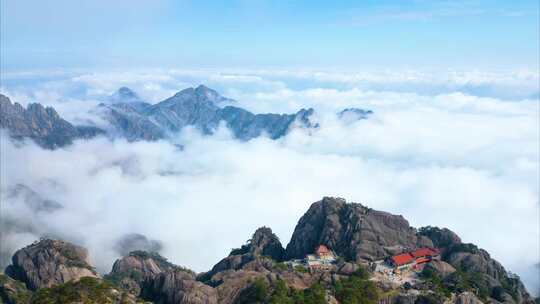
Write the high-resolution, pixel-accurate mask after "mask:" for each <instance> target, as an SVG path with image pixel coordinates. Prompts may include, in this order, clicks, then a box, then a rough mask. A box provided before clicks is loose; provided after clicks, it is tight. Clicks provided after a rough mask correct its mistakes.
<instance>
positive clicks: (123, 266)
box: [106, 251, 179, 295]
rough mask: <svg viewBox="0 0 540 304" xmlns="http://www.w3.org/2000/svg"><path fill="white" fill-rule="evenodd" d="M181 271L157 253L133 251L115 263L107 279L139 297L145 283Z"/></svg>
mask: <svg viewBox="0 0 540 304" xmlns="http://www.w3.org/2000/svg"><path fill="white" fill-rule="evenodd" d="M174 269H179V267H178V266H175V265H173V264H171V263H169V262H168V261H167V259H165V258H164V257H162V256H161V255H159V254H157V253H149V252H144V251H133V252H130V253H129V255H127V256H125V257H122V258H121V259H119V260H116V262H114V264H113V267H112V271H111V273H110V274H109V275H107V276H106V278H107V279H109V280H111V281H113V282H115V283H117V284H118V285H119V286H120V287H121V288H123V289H125V290H127V291H129V292H130V293H132V294H134V295H139V294H140V292H141V286H142V285H143V283H144V282H145V281H149V280H153V279H154V278H155V277H156V276H157V275H158V274H160V273H162V272H165V271H168V270H174Z"/></svg>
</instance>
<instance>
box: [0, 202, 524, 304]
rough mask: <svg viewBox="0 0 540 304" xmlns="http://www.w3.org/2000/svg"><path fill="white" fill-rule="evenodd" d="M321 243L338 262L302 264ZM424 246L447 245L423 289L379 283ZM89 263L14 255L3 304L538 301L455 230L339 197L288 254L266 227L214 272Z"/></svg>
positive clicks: (132, 257) (154, 262) (308, 222)
mask: <svg viewBox="0 0 540 304" xmlns="http://www.w3.org/2000/svg"><path fill="white" fill-rule="evenodd" d="M314 244H315V245H319V244H322V245H325V246H328V247H329V248H331V249H332V251H334V252H335V253H336V254H337V255H338V259H337V260H336V262H335V263H333V264H330V265H327V267H306V266H302V265H299V264H294V263H295V262H294V261H295V260H294V259H295V258H300V257H303V256H304V255H306V254H312V253H313V250H314ZM418 246H435V247H438V248H439V249H440V251H441V258H440V259H435V260H432V261H430V262H428V263H427V264H426V266H425V267H424V269H423V270H422V271H421V272H420V273H419V278H418V279H417V280H416V281H415V283H414V282H413V283H409V282H407V283H399V282H393V283H389V282H388V281H385V280H381V279H380V273H379V274H378V273H377V272H376V271H375V270H374V266H375V265H376V263H375V261H377V260H381V259H384V258H385V257H387V256H388V255H392V254H396V253H400V252H402V251H404V250H409V249H410V248H412V247H414V248H416V247H418ZM291 259H292V260H291ZM87 261H88V256H87V254H86V251H85V250H84V249H83V248H82V247H79V246H76V245H72V244H70V243H67V242H62V241H55V240H41V241H40V242H37V243H35V244H32V245H30V246H28V247H26V248H23V249H21V250H19V251H17V252H16V253H15V254H14V256H13V265H11V266H9V267H8V269H7V270H6V274H7V275H8V276H9V277H6V276H1V277H0V279H1V280H0V298H1V299H2V300H3V301H4V302H6V303H45V302H38V301H37V300H36V299H42V298H43V297H44V295H45V297H49V298H50V299H53V298H55V297H60V296H61V295H64V293H68V291H67V290H70V292H72V293H71V296H72V297H80V298H83V297H87V296H88V294H92V295H94V297H98V296H99V297H103V299H104V300H102V301H101V300H100V301H96V302H94V303H135V302H136V301H147V302H152V303H163V304H169V303H225V304H228V303H381V304H383V303H392V304H398V303H418V304H421V303H527V304H532V303H534V299H533V298H532V297H531V296H530V295H529V294H528V293H527V291H526V289H525V287H524V286H523V284H522V282H521V281H520V279H519V277H517V276H515V275H512V274H510V273H508V272H507V271H506V270H505V269H504V267H502V265H500V263H498V262H497V261H495V260H493V259H492V258H491V257H490V256H489V254H488V253H487V252H486V251H484V250H482V249H479V248H477V247H476V246H475V245H473V244H465V243H462V242H461V239H460V238H459V237H458V236H457V235H456V234H455V233H453V232H452V231H450V230H448V229H444V228H443V229H441V228H436V227H423V228H420V229H416V228H413V227H410V226H409V224H408V222H407V221H406V220H405V219H404V218H403V217H402V216H399V215H393V214H390V213H386V212H382V211H377V210H373V209H370V208H368V207H365V206H363V205H361V204H355V203H348V202H346V201H345V200H343V199H340V198H332V197H325V198H323V199H322V200H321V201H319V202H315V203H313V204H312V206H311V207H310V208H309V210H308V211H307V212H306V213H305V214H304V216H302V218H301V219H300V221H299V223H298V225H297V227H296V229H295V232H294V233H293V236H292V239H291V241H290V242H289V244H288V245H287V248H286V249H285V248H284V247H283V246H282V244H281V242H280V241H279V239H278V238H277V236H276V235H275V234H274V233H273V232H272V230H271V229H270V228H268V227H262V228H259V229H257V231H255V233H254V234H253V236H252V237H251V238H250V239H249V240H248V241H247V243H246V244H244V245H242V246H241V247H240V248H237V249H233V250H232V251H231V253H230V254H229V256H228V257H226V258H224V259H223V260H221V261H220V262H218V263H217V264H216V265H215V266H214V267H213V268H212V269H211V270H210V271H209V272H207V273H201V274H196V273H194V272H193V271H190V270H189V269H186V268H183V267H179V266H176V265H174V264H172V263H170V262H168V261H167V260H166V259H165V258H163V257H162V256H160V255H159V254H157V253H151V252H144V251H134V252H131V253H129V254H128V255H126V256H124V257H121V258H120V259H118V260H117V261H116V262H115V263H114V265H113V267H112V271H111V272H110V273H109V274H107V275H106V276H104V277H103V278H102V277H100V276H99V275H97V274H96V273H94V272H93V270H92V267H91V266H90V265H89V264H88V262H87ZM295 265H296V266H295ZM74 286H77V287H76V288H77V289H76V290H75V291H74V290H71V289H69V288H75V287H74ZM77 290H83V291H84V294H82V295H81V294H80V292H78V291H77ZM99 292H101V293H99ZM6 299H7V300H6ZM13 299H15V300H13ZM122 301H123V302H122ZM358 301H361V302H358Z"/></svg>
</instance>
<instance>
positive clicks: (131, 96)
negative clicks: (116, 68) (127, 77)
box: [110, 87, 141, 102]
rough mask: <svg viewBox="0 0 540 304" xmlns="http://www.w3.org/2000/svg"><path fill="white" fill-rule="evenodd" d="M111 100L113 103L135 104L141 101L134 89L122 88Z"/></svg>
mask: <svg viewBox="0 0 540 304" xmlns="http://www.w3.org/2000/svg"><path fill="white" fill-rule="evenodd" d="M110 99H111V100H112V101H113V102H133V101H141V98H140V97H139V95H137V93H135V92H134V91H133V90H132V89H130V88H128V87H121V88H119V89H118V90H117V91H116V92H114V93H113V94H112V95H111V96H110Z"/></svg>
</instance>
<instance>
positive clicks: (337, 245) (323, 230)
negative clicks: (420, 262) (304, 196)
mask: <svg viewBox="0 0 540 304" xmlns="http://www.w3.org/2000/svg"><path fill="white" fill-rule="evenodd" d="M319 244H324V245H326V246H328V247H329V248H330V249H332V250H334V251H335V252H336V253H337V255H339V256H341V257H343V258H345V259H346V260H350V261H365V260H368V261H373V260H378V259H383V258H385V257H387V256H389V255H392V254H395V253H399V252H401V251H403V250H404V249H406V248H416V247H426V246H427V247H430V246H433V243H432V242H431V240H430V239H428V238H427V237H424V236H421V235H419V234H418V233H417V231H416V229H415V228H413V227H411V226H409V222H407V220H405V219H404V218H403V217H402V216H399V215H393V214H390V213H387V212H382V211H377V210H372V209H370V208H367V207H365V206H363V205H361V204H355V203H346V201H345V200H343V199H339V198H332V197H325V198H323V199H322V200H321V201H319V202H316V203H314V204H312V205H311V207H310V208H309V210H308V211H307V212H306V213H305V214H304V215H303V216H302V218H301V219H300V221H299V222H298V225H297V226H296V228H295V230H294V233H293V236H292V239H291V242H290V243H289V245H287V257H288V258H303V257H305V256H306V254H308V253H312V252H313V250H314V248H315V247H316V246H317V245H319Z"/></svg>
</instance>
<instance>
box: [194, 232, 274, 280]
mask: <svg viewBox="0 0 540 304" xmlns="http://www.w3.org/2000/svg"><path fill="white" fill-rule="evenodd" d="M259 257H269V258H270V259H273V260H274V261H282V260H283V258H284V257H285V249H283V246H282V245H281V242H280V241H279V238H278V237H277V236H276V235H275V234H274V233H273V232H272V229H270V228H268V227H261V228H259V229H257V230H256V231H255V233H254V234H253V236H252V237H251V239H250V240H248V242H247V244H245V245H242V247H241V248H238V249H233V250H232V251H231V253H230V254H229V256H228V257H226V258H224V259H223V260H221V261H219V262H218V263H217V264H216V265H215V266H214V267H213V268H212V270H210V271H209V272H208V273H205V274H204V275H203V277H205V278H211V277H212V276H213V275H214V274H216V273H218V272H221V271H225V270H237V269H240V268H242V267H243V266H244V265H246V264H248V263H249V262H252V261H254V260H256V259H257V258H259Z"/></svg>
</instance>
